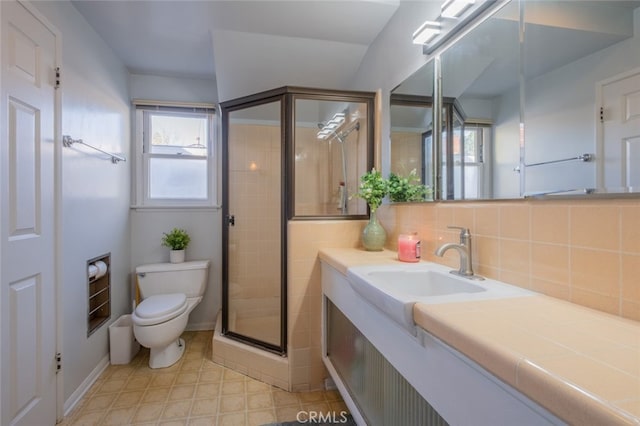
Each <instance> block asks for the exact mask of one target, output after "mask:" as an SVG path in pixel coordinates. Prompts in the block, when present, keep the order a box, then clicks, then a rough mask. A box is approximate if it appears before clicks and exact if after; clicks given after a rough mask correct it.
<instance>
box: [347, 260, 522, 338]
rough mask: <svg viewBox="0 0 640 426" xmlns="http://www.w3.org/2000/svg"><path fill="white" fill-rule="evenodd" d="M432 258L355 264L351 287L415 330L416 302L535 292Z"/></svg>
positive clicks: (466, 299)
mask: <svg viewBox="0 0 640 426" xmlns="http://www.w3.org/2000/svg"><path fill="white" fill-rule="evenodd" d="M449 271H450V268H448V267H445V266H442V265H438V264H436V263H430V262H420V263H415V264H410V263H397V264H390V265H367V266H355V267H352V268H349V269H348V270H347V278H348V279H349V283H350V284H351V287H352V288H353V289H354V290H355V291H356V293H358V294H359V295H360V296H362V298H364V299H365V300H366V301H367V302H369V303H371V304H372V305H374V306H375V307H376V308H378V309H379V310H381V311H382V312H383V313H384V314H386V315H387V316H389V317H390V318H391V319H393V320H394V321H396V322H397V323H398V324H400V325H401V326H402V327H404V328H405V329H407V330H408V331H409V332H411V333H412V334H415V333H416V329H415V323H414V322H413V305H414V304H415V303H416V302H422V303H428V304H437V303H452V302H464V301H470V300H489V299H501V298H508V297H520V296H530V295H533V294H534V293H532V292H530V291H528V290H525V289H522V288H520V287H515V286H512V285H509V284H504V283H501V282H499V281H495V280H491V279H486V280H483V281H477V280H471V279H469V278H464V277H460V276H457V275H453V274H450V273H449Z"/></svg>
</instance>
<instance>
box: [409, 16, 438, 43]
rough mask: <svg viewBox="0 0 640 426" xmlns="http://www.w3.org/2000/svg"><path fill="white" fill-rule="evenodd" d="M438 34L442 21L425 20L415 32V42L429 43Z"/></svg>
mask: <svg viewBox="0 0 640 426" xmlns="http://www.w3.org/2000/svg"><path fill="white" fill-rule="evenodd" d="M438 34H440V23H439V22H434V21H425V23H424V24H422V26H421V27H420V28H418V29H417V30H416V32H415V33H413V44H427V43H429V41H431V39H433V38H434V37H435V36H437V35H438Z"/></svg>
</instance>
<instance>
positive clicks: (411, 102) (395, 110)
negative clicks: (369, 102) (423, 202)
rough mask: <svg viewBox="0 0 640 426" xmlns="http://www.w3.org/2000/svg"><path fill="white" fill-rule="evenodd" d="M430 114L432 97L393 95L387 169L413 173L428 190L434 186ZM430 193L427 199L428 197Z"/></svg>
mask: <svg viewBox="0 0 640 426" xmlns="http://www.w3.org/2000/svg"><path fill="white" fill-rule="evenodd" d="M431 117H432V114H431V98H426V97H415V98H409V97H405V98H402V97H400V96H394V97H393V98H392V101H391V162H390V170H389V172H390V173H393V174H394V175H397V176H401V177H408V176H411V174H412V173H415V174H416V175H417V177H418V179H419V181H420V182H421V183H422V184H424V185H426V186H427V187H428V188H430V189H431V188H433V167H434V163H433V152H432V149H431V143H432V140H431ZM414 171H415V172H414ZM429 195H430V196H429V197H427V199H429V198H431V194H429Z"/></svg>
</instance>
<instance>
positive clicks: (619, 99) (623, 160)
mask: <svg viewBox="0 0 640 426" xmlns="http://www.w3.org/2000/svg"><path fill="white" fill-rule="evenodd" d="M600 89H601V104H600V105H601V106H602V110H601V111H602V120H601V126H602V133H601V137H602V140H601V155H602V156H601V161H602V163H601V174H602V181H601V182H600V183H601V184H603V185H604V188H607V189H613V188H615V189H616V190H617V191H625V192H626V191H638V190H640V69H638V70H635V71H631V72H629V73H626V74H624V75H621V76H618V77H614V78H612V79H610V80H608V81H605V82H603V83H602V86H601V88H600Z"/></svg>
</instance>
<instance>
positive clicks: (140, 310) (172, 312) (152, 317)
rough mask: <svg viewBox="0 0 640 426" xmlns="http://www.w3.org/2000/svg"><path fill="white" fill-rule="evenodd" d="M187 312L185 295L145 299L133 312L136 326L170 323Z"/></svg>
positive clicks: (172, 294) (156, 296) (157, 296)
mask: <svg viewBox="0 0 640 426" xmlns="http://www.w3.org/2000/svg"><path fill="white" fill-rule="evenodd" d="M186 310H187V296H185V295H184V293H171V294H158V295H155V296H150V297H148V298H146V299H144V300H143V301H142V302H141V303H140V304H139V305H138V306H137V307H136V310H135V311H134V312H133V315H132V318H131V319H132V320H133V323H134V324H135V325H139V326H146V325H156V324H161V323H163V322H166V321H169V320H171V319H173V318H175V317H177V316H178V315H180V314H182V313H183V312H184V311H186Z"/></svg>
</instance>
